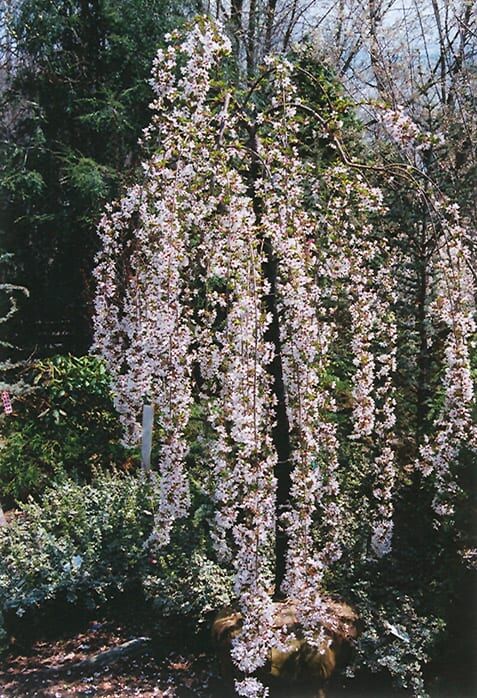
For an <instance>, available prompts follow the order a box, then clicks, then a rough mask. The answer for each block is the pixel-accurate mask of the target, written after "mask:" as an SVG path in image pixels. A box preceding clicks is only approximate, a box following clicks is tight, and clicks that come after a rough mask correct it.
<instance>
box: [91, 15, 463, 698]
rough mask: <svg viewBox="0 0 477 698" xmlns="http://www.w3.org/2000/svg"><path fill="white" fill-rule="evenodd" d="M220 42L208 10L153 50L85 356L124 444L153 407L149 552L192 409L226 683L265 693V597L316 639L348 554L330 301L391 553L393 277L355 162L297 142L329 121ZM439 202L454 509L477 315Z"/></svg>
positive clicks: (109, 215)
mask: <svg viewBox="0 0 477 698" xmlns="http://www.w3.org/2000/svg"><path fill="white" fill-rule="evenodd" d="M229 52H230V46H229V42H228V40H227V39H226V38H225V37H224V36H223V34H222V33H221V31H220V30H219V29H218V28H217V27H216V26H215V25H214V24H212V23H211V22H209V21H206V20H199V21H197V23H196V24H195V25H194V27H193V28H192V29H191V30H190V31H189V33H188V34H187V35H185V36H184V35H182V36H181V35H179V34H174V35H172V36H171V37H169V41H168V45H167V48H165V49H164V50H160V51H159V52H158V54H157V57H156V59H155V62H154V67H153V74H152V80H151V85H152V88H153V90H154V95H155V96H154V101H153V102H152V105H151V107H152V111H153V116H152V121H151V124H150V125H149V127H148V128H147V129H146V130H145V131H144V136H143V143H142V146H143V149H144V152H145V154H146V155H145V158H144V162H143V165H142V172H141V176H140V178H139V181H138V183H137V184H134V185H132V186H130V187H129V189H127V191H126V192H125V193H124V195H123V197H122V198H121V199H120V200H119V201H116V202H115V203H113V204H111V205H108V206H107V208H106V211H105V213H104V215H103V218H102V220H101V222H100V226H99V232H100V238H101V250H100V252H99V254H98V257H97V265H96V269H95V276H96V280H97V295H96V306H95V308H96V313H95V350H96V351H97V352H98V353H100V354H101V355H102V356H103V357H104V358H105V360H106V362H107V365H108V367H109V370H110V371H111V374H112V377H113V384H114V387H115V394H116V398H115V399H116V408H117V410H118V413H119V415H120V419H121V421H122V424H123V426H124V435H125V436H124V438H125V442H126V443H127V444H131V445H133V444H135V443H137V442H138V441H139V440H140V438H141V410H142V407H143V405H144V404H154V407H155V412H156V416H157V421H158V428H159V433H160V447H161V448H160V460H159V464H158V470H157V472H156V471H155V470H153V472H152V474H151V476H152V477H154V478H157V483H158V492H159V501H158V504H157V511H156V515H155V524H154V532H153V535H152V537H151V541H150V543H151V544H155V545H166V544H167V543H168V541H169V539H170V534H171V531H172V528H173V526H174V522H175V521H176V520H177V519H179V518H181V517H184V516H185V515H186V514H187V512H188V508H189V506H190V493H189V484H188V474H187V468H186V460H187V455H188V451H189V445H188V440H187V428H188V424H189V420H190V418H191V412H192V411H193V409H194V408H195V407H196V406H197V405H199V406H200V409H201V414H204V415H205V418H206V420H207V423H208V429H207V434H208V435H209V436H208V443H207V454H208V462H209V464H210V471H211V479H212V481H213V499H214V502H215V530H214V534H213V535H214V542H215V545H216V549H217V553H218V555H219V556H220V557H221V558H222V559H224V560H228V561H229V562H231V564H232V565H233V567H234V569H235V587H234V591H235V595H236V598H237V603H238V605H239V608H240V610H241V613H242V617H243V625H242V629H241V633H240V635H239V637H237V638H236V639H235V640H234V641H233V647H232V655H233V658H234V661H235V663H236V665H237V667H238V669H239V670H240V672H241V673H242V677H243V679H242V680H240V681H237V682H236V690H237V692H238V694H239V695H242V696H261V695H266V689H265V688H264V687H263V686H262V684H261V683H260V682H259V681H258V680H257V679H256V678H255V677H254V676H253V675H254V673H255V672H256V670H257V669H258V668H259V667H261V666H263V665H264V664H265V662H266V660H267V657H268V654H269V651H270V648H271V647H278V648H280V647H283V645H284V643H286V642H287V641H289V639H290V637H289V636H286V634H285V631H284V629H282V628H279V629H277V628H276V627H275V625H274V606H273V603H274V601H275V600H276V599H279V598H284V597H286V598H289V599H292V600H293V601H294V604H295V607H296V614H297V618H298V620H299V622H300V624H301V626H302V628H303V631H304V633H305V637H306V639H307V641H308V642H309V643H311V644H314V645H317V646H319V644H320V642H322V639H323V636H322V628H323V627H325V626H326V627H330V626H332V625H333V622H334V620H333V617H332V614H331V613H330V610H329V607H328V605H327V602H326V597H325V595H324V592H323V576H324V574H325V572H326V570H327V569H328V568H329V567H330V566H332V565H334V564H336V563H337V561H338V560H339V558H340V555H341V554H342V550H341V545H340V527H341V525H342V517H343V512H342V511H341V509H340V506H339V504H338V502H339V496H338V493H339V486H340V485H339V483H340V476H339V473H340V460H339V453H340V443H339V436H338V429H337V410H338V408H337V404H336V397H335V386H334V384H333V381H330V380H329V366H330V362H331V361H332V356H333V351H334V346H335V345H336V343H337V342H338V341H342V338H341V337H340V322H339V321H338V314H339V315H340V317H341V316H343V313H344V314H345V315H346V317H348V318H349V328H348V330H349V331H348V335H347V336H349V337H350V346H349V351H350V352H351V355H352V357H353V376H352V379H351V380H352V391H351V392H352V395H351V399H352V406H351V420H352V427H351V428H350V430H349V434H348V436H347V438H348V439H349V440H351V442H353V443H358V442H359V443H365V444H366V445H367V448H368V450H369V454H370V458H369V464H368V465H367V472H366V473H363V477H366V478H368V479H369V480H370V481H371V482H372V493H373V494H372V506H371V514H370V521H369V522H367V525H369V531H370V541H369V542H370V551H371V554H373V555H375V556H382V555H385V554H387V553H388V552H389V551H390V549H391V545H392V535H393V497H394V490H395V482H396V453H395V443H396V439H395V429H396V417H395V404H396V399H395V390H396V388H395V384H396V336H397V335H396V316H395V304H396V296H397V293H398V289H396V288H395V283H394V278H395V275H394V273H393V264H394V261H393V255H392V249H391V248H390V246H389V243H388V242H387V240H386V236H385V235H383V234H382V231H381V229H380V220H381V218H382V216H383V215H384V206H383V201H382V194H381V192H380V190H379V189H377V188H375V187H373V186H370V185H369V184H368V183H367V181H366V179H365V177H364V176H363V173H362V172H361V171H360V169H359V168H357V167H354V166H351V165H350V164H349V163H347V162H346V161H343V162H339V161H338V164H332V165H330V166H329V167H328V168H327V169H325V170H323V168H322V167H320V166H319V164H318V163H316V162H314V161H313V160H312V159H311V158H308V159H307V158H306V157H304V155H303V148H302V143H301V140H300V134H301V132H302V129H303V127H304V125H305V126H308V127H310V128H316V129H318V130H320V129H323V130H324V131H326V128H327V125H326V124H325V123H323V119H322V118H321V117H320V114H317V113H316V112H315V111H314V109H313V107H312V106H311V105H309V104H307V103H306V101H304V100H303V99H302V98H300V97H299V95H298V91H297V88H296V85H295V82H294V79H293V65H292V64H291V63H289V62H288V61H287V60H285V59H283V58H275V57H273V58H269V59H268V60H267V62H266V65H265V66H264V67H263V69H262V71H261V72H260V74H259V77H258V79H257V80H256V82H255V83H254V84H253V85H252V86H251V87H250V89H248V88H247V89H246V90H244V89H243V90H241V91H239V90H238V89H237V90H236V89H234V88H232V87H231V86H230V85H226V84H224V83H223V82H221V81H220V80H219V79H218V75H219V73H220V70H221V65H223V62H224V61H226V60H227V55H228V54H229ZM329 137H330V138H332V136H329ZM338 150H339V149H338ZM324 194H326V196H325V195H324ZM439 206H440V218H439V220H440V221H441V223H439V225H440V245H439V246H438V248H437V253H436V256H435V285H436V299H435V303H434V314H435V317H436V320H437V321H438V322H443V323H444V324H445V325H446V327H447V330H448V339H447V344H446V350H445V356H444V374H443V375H444V379H443V380H444V389H445V392H446V397H445V401H444V404H443V408H442V414H441V415H440V416H439V417H438V419H437V422H436V425H435V430H434V433H433V434H432V435H430V437H429V441H428V442H427V443H426V445H425V447H423V449H422V453H421V459H420V467H422V469H423V470H424V472H425V473H426V474H427V476H429V477H434V479H435V483H436V507H437V509H439V510H440V511H441V513H444V510H445V509H446V506H445V504H446V502H447V501H448V499H449V497H451V494H452V487H453V482H452V476H451V472H452V469H451V467H450V460H451V459H452V458H453V457H454V456H453V454H454V452H455V450H456V449H457V450H458V449H459V447H460V443H461V441H462V439H464V437H465V433H466V430H467V426H468V424H469V422H470V409H471V404H472V401H473V392H472V383H471V380H470V374H469V354H468V342H469V339H470V336H471V334H472V333H473V332H474V330H475V327H474V324H473V323H474V320H473V310H474V306H473V280H472V277H471V275H470V273H469V271H468V269H467V267H466V264H465V259H464V258H465V251H464V247H465V236H464V235H463V234H462V230H463V228H462V226H460V223H459V220H458V213H457V212H456V211H455V210H454V209H452V208H449V207H448V206H447V204H445V202H444V203H442V202H440V204H439ZM442 221H443V223H442ZM343 309H344V310H343ZM338 311H339V312H338ZM317 540H319V541H320V543H319V545H317V543H316V541H317Z"/></svg>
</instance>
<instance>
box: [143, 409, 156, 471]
mask: <svg viewBox="0 0 477 698" xmlns="http://www.w3.org/2000/svg"><path fill="white" fill-rule="evenodd" d="M153 428H154V407H153V406H152V405H144V407H143V409H142V442H141V465H142V467H143V469H144V470H150V469H151V450H152V430H153Z"/></svg>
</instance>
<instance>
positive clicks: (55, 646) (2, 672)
mask: <svg viewBox="0 0 477 698" xmlns="http://www.w3.org/2000/svg"><path fill="white" fill-rule="evenodd" d="M135 637H137V635H131V633H130V628H128V629H126V627H123V626H121V625H118V624H117V623H114V622H112V621H92V622H90V623H89V625H88V627H87V628H86V629H85V630H84V631H83V632H81V633H78V634H75V635H74V636H72V637H66V638H63V639H60V640H57V641H51V640H39V641H37V642H35V643H33V645H32V646H31V648H29V649H28V651H27V652H25V653H24V654H23V653H22V652H18V653H17V654H16V655H15V656H11V657H10V658H9V659H8V663H6V665H4V666H3V667H1V668H0V696H1V698H4V697H5V698H7V697H8V698H10V696H19V697H20V696H21V697H24V696H25V697H29V696H44V697H45V698H46V697H48V698H63V697H65V696H75V697H76V696H78V697H80V696H110V697H111V698H120V697H121V696H143V697H144V698H150V697H152V696H155V697H156V698H179V697H180V698H182V697H183V698H186V697H189V696H197V698H206V697H207V698H211V697H212V696H217V698H222V697H223V696H224V695H225V694H226V689H225V687H224V686H223V685H221V681H220V679H219V677H218V676H217V673H216V666H215V661H214V659H213V658H211V657H210V656H207V655H205V654H186V655H182V654H180V653H178V652H173V653H170V654H168V655H167V656H165V657H164V656H163V657H158V656H157V653H155V652H154V650H153V649H152V648H148V647H146V648H143V649H142V650H141V653H140V654H139V655H138V656H133V657H131V656H124V657H121V658H120V659H117V660H116V661H114V662H111V666H108V665H106V666H103V667H100V668H99V667H98V668H96V669H95V670H92V669H91V668H84V667H83V668H79V669H78V668H75V667H74V665H75V664H77V663H78V662H80V661H83V660H85V659H88V658H91V657H94V656H96V655H97V654H98V653H100V652H103V651H105V650H108V649H110V648H112V647H117V646H120V645H122V644H123V643H125V642H128V641H130V640H131V639H134V638H135ZM52 667H55V669H56V670H54V671H52Z"/></svg>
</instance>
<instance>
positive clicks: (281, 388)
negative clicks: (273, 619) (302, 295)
mask: <svg viewBox="0 0 477 698" xmlns="http://www.w3.org/2000/svg"><path fill="white" fill-rule="evenodd" d="M250 150H251V152H252V163H251V167H250V173H249V193H250V196H251V197H252V201H253V208H254V213H255V217H256V219H257V223H258V224H260V219H261V215H262V206H261V202H260V200H259V199H258V198H257V196H256V195H255V192H254V183H255V181H256V180H257V178H258V177H259V176H260V174H261V172H260V162H259V158H258V155H257V134H256V130H255V129H254V130H253V131H252V133H251V137H250ZM263 246H264V252H265V262H264V264H263V273H264V276H265V278H266V279H267V281H268V283H269V284H270V293H269V294H268V295H267V296H265V299H264V301H265V306H266V309H267V311H268V312H269V313H270V316H271V318H272V320H271V323H270V327H269V329H268V332H267V336H266V340H267V341H268V342H271V343H272V344H273V346H274V349H275V355H274V359H273V361H272V363H271V365H270V366H269V372H270V375H271V376H272V380H273V387H272V389H273V393H274V395H275V398H276V405H275V427H274V429H273V432H272V436H273V443H274V446H275V449H276V453H277V465H276V466H275V477H276V479H277V497H276V515H277V524H276V536H275V598H276V599H277V600H278V599H281V598H282V597H283V594H282V593H281V591H280V588H281V585H282V582H283V579H284V577H285V570H286V555H287V549H288V536H287V534H286V532H285V531H284V530H283V528H282V526H281V525H280V515H281V514H282V512H283V510H284V509H285V508H287V507H288V506H289V505H290V490H291V471H292V463H291V443H290V424H289V421H288V415H287V409H286V401H285V384H284V380H283V365H282V358H281V341H280V324H279V319H278V308H277V291H276V287H277V269H278V262H277V259H276V257H275V254H274V251H273V247H272V244H271V241H270V239H268V238H267V237H264V238H263Z"/></svg>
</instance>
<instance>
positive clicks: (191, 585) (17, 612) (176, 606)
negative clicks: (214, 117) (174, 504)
mask: <svg viewBox="0 0 477 698" xmlns="http://www.w3.org/2000/svg"><path fill="white" fill-rule="evenodd" d="M193 498H194V507H193V510H192V511H193V513H192V514H191V516H190V518H189V519H187V520H186V521H184V522H182V523H181V524H178V526H177V527H176V530H175V532H174V536H173V540H172V541H171V544H170V545H169V546H168V547H167V548H164V549H156V550H152V549H151V548H150V547H149V546H148V544H147V540H148V538H149V536H150V534H151V531H152V523H153V512H154V506H155V504H156V502H157V492H155V490H154V486H153V484H152V483H151V481H150V479H149V478H146V477H145V476H144V475H143V474H142V473H139V474H132V475H127V474H117V473H99V474H98V475H97V476H96V477H95V478H94V479H93V481H92V482H91V483H89V484H83V485H81V484H79V483H77V482H75V481H73V480H71V479H66V480H64V481H63V482H57V483H54V484H53V485H52V486H50V487H49V488H48V489H47V490H46V491H45V493H44V494H43V496H42V497H41V499H40V500H39V501H30V502H29V503H27V504H23V505H22V507H21V509H20V511H19V513H18V514H17V515H16V516H15V518H14V520H13V521H12V522H11V523H10V524H9V525H8V526H6V527H4V528H3V529H0V619H1V617H2V615H3V617H4V618H5V619H10V625H12V622H11V619H12V618H13V619H14V620H15V619H16V620H17V621H18V619H20V620H19V621H18V622H21V619H22V617H23V616H25V617H26V618H27V619H28V621H30V619H34V618H35V616H41V614H42V612H43V610H44V609H45V608H46V607H52V606H53V607H54V604H55V602H60V603H63V604H64V603H67V604H70V605H71V607H74V606H77V607H81V608H84V607H90V608H95V607H99V606H100V605H102V604H104V603H106V602H108V601H110V600H113V599H116V598H117V597H118V594H120V593H121V592H123V591H125V590H127V589H134V590H136V591H135V593H139V594H140V598H138V602H145V603H146V604H149V606H150V608H151V613H152V617H151V623H152V624H153V625H155V626H156V627H159V626H160V625H161V623H162V624H163V621H166V624H167V621H168V619H170V618H172V617H173V618H174V619H175V621H183V622H184V623H185V625H186V626H187V627H188V628H189V631H192V630H193V629H196V630H198V629H200V626H201V624H203V622H204V620H205V619H206V618H207V616H208V614H209V613H210V612H211V611H213V610H214V609H215V608H219V607H220V606H221V605H225V604H227V603H229V601H230V590H231V581H230V576H229V574H228V573H227V572H226V571H225V570H222V569H221V568H220V567H219V566H218V565H217V563H216V562H214V560H213V557H212V555H211V551H210V548H209V545H210V544H209V543H208V542H207V541H208V536H207V530H206V529H207V526H208V523H207V521H208V517H209V511H210V510H209V507H208V505H207V501H206V498H205V497H204V495H203V493H202V492H201V491H200V489H198V488H194V492H193ZM7 625H8V624H7ZM2 637H3V642H4V644H5V641H6V639H7V638H6V636H5V625H4V626H3V627H2V624H1V623H0V644H1V642H2Z"/></svg>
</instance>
